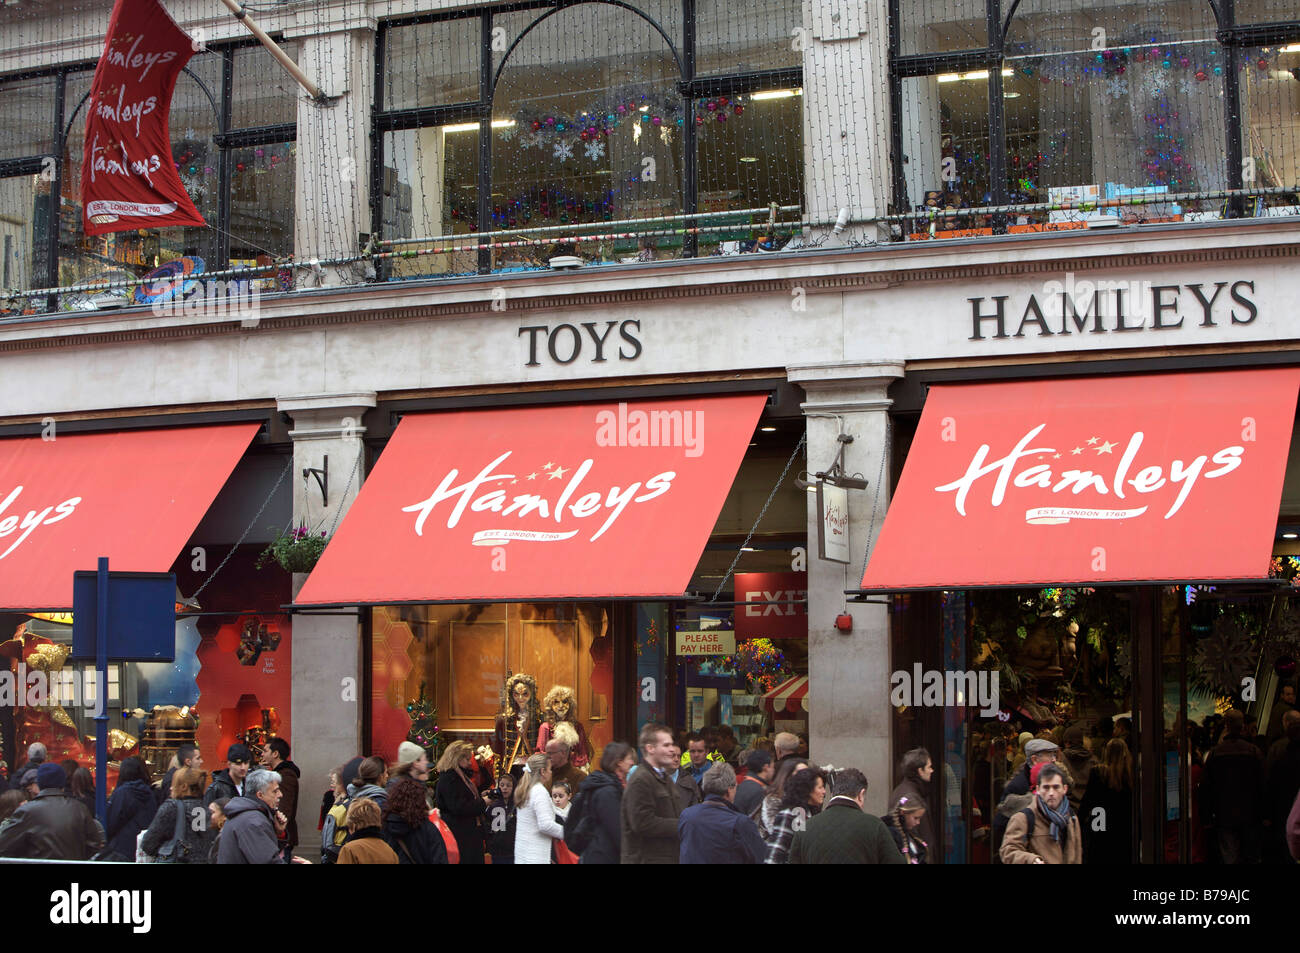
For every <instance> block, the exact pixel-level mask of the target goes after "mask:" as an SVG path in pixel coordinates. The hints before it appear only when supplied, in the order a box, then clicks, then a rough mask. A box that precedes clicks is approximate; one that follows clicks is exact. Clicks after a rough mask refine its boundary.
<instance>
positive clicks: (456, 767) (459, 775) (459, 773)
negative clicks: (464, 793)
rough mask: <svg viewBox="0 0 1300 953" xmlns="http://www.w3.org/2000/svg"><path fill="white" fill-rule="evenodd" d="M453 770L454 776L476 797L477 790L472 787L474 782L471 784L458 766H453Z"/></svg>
mask: <svg viewBox="0 0 1300 953" xmlns="http://www.w3.org/2000/svg"><path fill="white" fill-rule="evenodd" d="M454 770H455V772H456V776H457V777H459V778H460V779H461V780H462V781H464V782H465V787H467V788H469V789H470V792H471V793H472V794H473V795H474V796H475V797H478V788H476V787H474V782H473V781H471V780H470V779H469V778H467V777H465V772H464V771H462V770H461V769H460V765H455V766H454Z"/></svg>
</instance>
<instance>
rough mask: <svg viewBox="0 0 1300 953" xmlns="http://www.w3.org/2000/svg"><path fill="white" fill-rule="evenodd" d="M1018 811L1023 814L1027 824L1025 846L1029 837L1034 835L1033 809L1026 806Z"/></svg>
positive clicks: (1027, 844)
mask: <svg viewBox="0 0 1300 953" xmlns="http://www.w3.org/2000/svg"><path fill="white" fill-rule="evenodd" d="M1020 813H1021V814H1023V815H1025V823H1026V825H1028V828H1027V830H1026V831H1025V846H1026V847H1028V846H1029V838H1031V837H1033V836H1034V809H1033V808H1032V807H1027V808H1025V809H1024V810H1022V811H1021V812H1020Z"/></svg>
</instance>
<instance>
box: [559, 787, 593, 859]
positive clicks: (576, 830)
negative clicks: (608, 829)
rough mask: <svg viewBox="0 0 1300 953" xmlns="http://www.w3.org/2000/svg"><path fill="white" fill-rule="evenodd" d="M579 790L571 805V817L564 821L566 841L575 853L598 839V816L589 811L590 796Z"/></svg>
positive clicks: (578, 852)
mask: <svg viewBox="0 0 1300 953" xmlns="http://www.w3.org/2000/svg"><path fill="white" fill-rule="evenodd" d="M586 793H587V792H584V791H582V790H579V791H578V793H577V795H576V796H575V797H574V799H573V803H572V804H570V805H569V817H568V820H566V821H565V822H564V843H565V845H566V846H567V847H568V848H569V850H571V851H573V852H574V853H575V854H581V853H582V852H583V851H584V850H586V849H587V848H588V847H590V846H591V842H592V841H593V840H595V839H596V818H595V817H594V816H593V815H591V814H589V813H588V812H587V802H588V801H589V800H590V798H588V797H586Z"/></svg>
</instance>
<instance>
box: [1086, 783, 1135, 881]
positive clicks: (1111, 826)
mask: <svg viewBox="0 0 1300 953" xmlns="http://www.w3.org/2000/svg"><path fill="white" fill-rule="evenodd" d="M1098 808H1101V810H1102V812H1103V813H1101V814H1098V813H1096V812H1097V809H1098ZM1094 818H1105V821H1106V824H1105V829H1104V830H1094V829H1093V824H1092V822H1093V819H1094ZM1079 837H1080V838H1081V839H1082V841H1083V862H1084V863H1085V864H1131V863H1133V789H1132V788H1130V787H1127V786H1126V787H1123V788H1121V789H1120V790H1118V791H1116V790H1115V789H1114V788H1112V787H1111V786H1110V785H1109V784H1107V783H1106V772H1105V770H1104V769H1103V768H1100V767H1097V768H1093V769H1092V771H1091V772H1090V773H1089V774H1088V784H1087V790H1085V791H1084V792H1083V800H1082V801H1080V802H1079Z"/></svg>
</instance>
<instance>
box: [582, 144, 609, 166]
mask: <svg viewBox="0 0 1300 953" xmlns="http://www.w3.org/2000/svg"><path fill="white" fill-rule="evenodd" d="M586 152H587V158H588V159H591V160H592V161H593V162H594V161H595V160H597V159H599V158H600V157H601V156H603V155H604V154H605V143H603V142H600V141H599V140H592V141H591V142H589V143H587V146H586Z"/></svg>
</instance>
